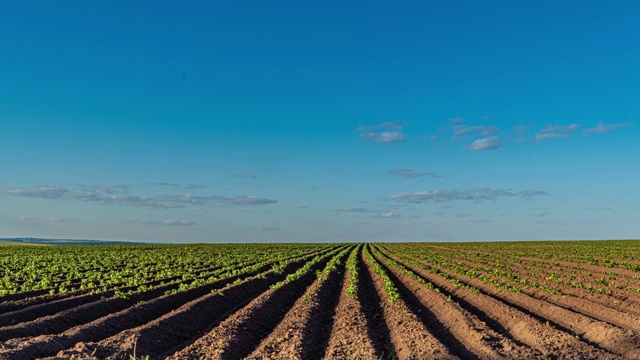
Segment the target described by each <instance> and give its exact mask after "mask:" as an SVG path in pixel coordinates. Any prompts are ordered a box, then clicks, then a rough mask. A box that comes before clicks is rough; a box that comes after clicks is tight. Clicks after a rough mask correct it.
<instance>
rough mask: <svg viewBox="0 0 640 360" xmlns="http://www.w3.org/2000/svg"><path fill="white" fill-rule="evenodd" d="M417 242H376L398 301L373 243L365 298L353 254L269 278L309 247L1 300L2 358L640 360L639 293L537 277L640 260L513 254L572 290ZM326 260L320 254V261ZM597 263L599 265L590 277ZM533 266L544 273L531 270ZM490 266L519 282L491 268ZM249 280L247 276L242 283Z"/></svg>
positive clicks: (513, 267)
mask: <svg viewBox="0 0 640 360" xmlns="http://www.w3.org/2000/svg"><path fill="white" fill-rule="evenodd" d="M405 246H406V247H405ZM410 248H411V245H397V246H396V245H384V246H378V247H377V249H379V250H380V251H381V254H378V253H377V252H374V257H375V259H376V261H378V262H379V263H380V264H381V266H382V268H383V269H385V270H386V271H387V273H388V275H389V278H390V279H391V281H392V282H393V284H394V285H395V286H396V287H397V289H398V292H399V294H400V297H401V299H400V300H399V301H397V302H396V303H390V302H389V301H388V298H387V295H386V293H385V292H384V289H383V283H382V280H381V278H380V276H379V275H378V274H375V273H374V272H373V269H372V264H370V263H369V260H368V259H365V258H364V257H363V254H362V249H363V248H362V247H358V248H357V249H358V251H357V252H356V253H355V254H353V253H352V254H351V256H356V258H357V259H358V267H359V271H358V273H359V279H358V284H357V285H358V286H357V294H356V296H355V298H351V297H349V296H348V295H347V293H346V290H347V286H348V280H349V278H350V277H349V276H350V274H349V272H348V271H346V270H345V267H344V264H341V265H340V266H339V269H338V271H336V272H333V273H332V274H331V276H329V277H328V278H327V279H326V280H325V281H324V282H318V281H317V280H316V275H315V273H314V272H310V273H309V274H307V275H306V276H304V277H302V278H300V279H298V280H296V281H293V282H292V283H289V284H288V285H286V286H284V287H282V288H280V289H269V286H270V285H271V284H274V283H275V282H277V281H279V280H281V279H284V278H285V277H286V276H287V274H291V273H293V272H294V271H295V270H296V269H297V268H299V267H301V266H302V265H303V264H304V262H305V261H308V260H309V257H307V258H306V259H302V260H299V261H297V262H295V263H293V264H290V265H289V266H288V267H287V268H286V269H285V271H284V273H282V274H280V275H276V274H273V273H272V272H271V271H270V270H269V268H270V266H266V267H265V268H263V269H262V270H263V271H264V272H263V273H262V274H261V275H259V276H253V277H251V278H249V279H245V277H247V275H242V276H241V277H232V278H227V279H223V280H219V281H217V282H215V283H211V284H207V285H203V286H201V287H199V288H196V289H189V290H187V291H185V292H180V293H177V294H173V295H164V294H163V291H164V289H162V290H161V289H157V293H153V292H148V293H146V294H147V295H145V296H147V297H146V298H142V297H140V298H132V299H130V300H122V299H113V300H110V301H108V302H104V301H102V300H98V301H96V300H97V299H98V298H97V297H96V296H89V295H79V294H77V293H76V294H64V295H54V296H50V295H42V296H38V297H33V298H22V299H18V300H16V301H13V302H7V303H3V304H0V340H3V341H4V342H1V341H0V360H2V359H32V358H42V357H47V356H49V357H50V358H49V359H121V358H123V356H124V358H128V357H129V355H132V353H133V349H134V347H135V349H136V354H137V356H142V355H151V358H152V359H163V358H170V359H199V358H211V359H236V358H250V359H263V358H270V359H277V358H287V359H318V358H323V357H324V358H326V359H422V358H429V359H431V358H436V359H438V358H448V359H453V358H460V359H467V358H469V359H514V358H518V359H522V358H526V359H578V358H579V359H621V358H625V359H627V358H628V359H640V334H639V333H640V307H639V305H640V295H638V294H637V293H634V292H631V291H627V290H624V289H620V288H614V287H607V288H606V290H607V293H606V294H593V293H591V292H589V291H588V290H586V289H580V288H573V287H570V286H569V285H567V284H563V283H557V282H555V281H551V280H546V279H540V278H538V276H540V275H539V274H550V273H551V271H555V272H556V274H557V275H558V276H561V278H562V279H563V280H565V279H568V276H574V278H572V280H575V281H581V282H583V283H584V284H587V283H588V282H589V281H591V282H592V284H593V281H594V280H595V279H596V278H599V277H600V276H601V275H602V274H601V272H602V271H606V273H605V274H604V276H606V275H607V274H609V273H610V272H613V273H615V274H617V276H618V280H617V281H616V284H617V283H620V284H623V283H624V281H622V280H625V281H626V280H629V283H630V285H634V286H635V285H636V284H635V282H633V283H632V282H631V280H632V279H631V278H629V276H631V274H632V273H631V272H630V271H627V270H625V269H613V271H612V269H610V268H605V267H601V266H594V265H590V264H583V263H575V262H567V263H566V264H564V262H556V261H553V260H549V261H545V260H543V259H527V258H522V259H521V260H522V261H520V260H518V262H517V263H513V264H509V267H508V268H509V269H510V270H508V271H511V272H512V273H513V274H515V275H517V276H518V277H520V278H524V279H528V280H535V281H538V282H539V283H540V284H541V285H546V286H552V287H553V288H555V289H558V290H560V291H562V292H563V294H564V295H553V294H550V293H548V292H546V291H543V290H540V289H537V288H534V287H526V286H519V287H520V288H521V289H522V292H521V293H515V292H509V291H505V290H500V289H498V288H496V287H495V286H493V285H492V284H485V283H483V282H482V281H481V280H479V279H477V278H472V277H469V276H467V275H464V274H459V273H455V272H453V271H451V270H447V269H445V268H443V267H439V266H437V265H435V264H433V263H428V262H425V261H424V260H420V263H421V264H423V265H424V266H425V267H427V269H425V268H422V267H419V266H416V265H413V264H412V263H410V262H409V261H408V258H407V255H406V254H408V253H409V252H404V253H403V251H404V250H405V249H407V250H408V249H410ZM397 251H399V252H397ZM427 251H429V252H430V253H433V254H439V255H440V256H445V257H446V261H447V262H458V261H459V262H461V263H462V264H465V266H479V267H483V268H484V267H489V266H491V265H487V264H481V263H476V262H474V261H475V260H477V261H480V262H482V261H483V260H482V257H478V258H475V257H467V258H465V255H464V252H462V251H461V252H460V254H456V253H454V251H453V250H451V249H448V248H447V249H446V251H445V250H443V249H441V248H439V247H438V246H435V247H434V246H431V247H430V248H429V250H427ZM327 252H328V250H327V251H321V252H320V253H325V254H326V253H327ZM447 252H448V253H447ZM308 255H315V254H308ZM417 256H421V255H420V254H418V255H417ZM500 256H501V257H502V255H500ZM414 259H415V260H419V259H417V258H414ZM392 260H394V261H397V262H399V263H401V264H402V265H403V266H405V267H406V268H407V269H409V270H411V271H412V272H413V274H407V273H405V272H403V271H402V270H401V269H398V268H397V267H395V266H394V265H393V264H392V262H391V261H392ZM495 260H496V259H493V260H492V261H495ZM326 261H328V258H327V259H325V262H326ZM551 262H552V263H551ZM555 263H559V264H560V266H558V265H555ZM489 264H493V263H492V262H490V263H489ZM547 264H548V265H550V266H553V268H547ZM323 266H324V263H323V262H321V263H319V264H317V265H316V267H315V269H317V270H320V269H321V268H322V267H323ZM563 266H570V267H565V268H563ZM576 266H577V267H578V268H576ZM590 267H593V268H590ZM206 268H207V269H210V266H207V267H206ZM429 268H430V269H437V270H438V271H440V272H441V273H443V274H446V276H441V275H438V274H437V273H434V272H430V271H429V270H428V269H429ZM580 268H583V269H587V270H581V269H580ZM595 269H598V271H599V272H598V273H595V272H594V273H593V277H587V273H588V272H589V271H594V270H595ZM618 270H620V271H618ZM531 271H535V274H533V275H529V274H527V273H529V272H531ZM562 274H566V277H562ZM633 274H635V273H633ZM483 275H485V276H487V277H490V278H493V279H496V280H498V281H500V282H508V280H506V279H502V278H499V277H498V276H497V275H493V274H491V273H490V272H489V271H486V272H484V273H483ZM544 276H547V275H543V277H544ZM596 276H597V277H596ZM613 277H614V276H613V275H611V278H613ZM237 279H241V280H243V281H241V282H240V283H236V284H232V282H233V281H235V280H237ZM452 279H456V280H457V281H459V283H458V284H455V283H454V282H452ZM607 279H609V278H608V277H607ZM634 280H636V282H637V279H634ZM425 282H431V283H433V284H434V285H435V287H436V288H437V289H438V291H436V289H435V288H430V287H428V286H426V285H425V284H424V283H425ZM460 284H462V286H460ZM465 286H467V287H465ZM469 286H474V287H476V288H477V289H479V291H477V292H476V291H472V289H471V288H470V287H469ZM600 287H601V286H600ZM212 290H213V291H214V293H212ZM152 291H153V290H152ZM219 291H222V294H223V295H221V294H220V293H218V292H219ZM141 295H142V294H141ZM136 296H137V295H136ZM3 300H4V298H3ZM138 300H146V301H144V302H142V303H137V301H138ZM56 354H57V355H56Z"/></svg>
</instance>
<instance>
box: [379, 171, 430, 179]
mask: <svg viewBox="0 0 640 360" xmlns="http://www.w3.org/2000/svg"><path fill="white" fill-rule="evenodd" d="M387 172H388V173H389V174H390V175H395V176H402V177H405V178H409V179H412V178H418V177H422V176H429V177H433V178H439V177H442V176H440V175H438V174H436V173H432V172H417V171H413V170H411V169H393V170H387Z"/></svg>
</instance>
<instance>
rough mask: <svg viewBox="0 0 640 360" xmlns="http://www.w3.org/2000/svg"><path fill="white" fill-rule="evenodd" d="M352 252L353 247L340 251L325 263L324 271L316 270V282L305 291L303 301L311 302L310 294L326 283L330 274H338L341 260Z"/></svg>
mask: <svg viewBox="0 0 640 360" xmlns="http://www.w3.org/2000/svg"><path fill="white" fill-rule="evenodd" d="M354 251H355V247H354V246H353V245H352V246H349V247H347V248H345V249H344V250H342V251H340V252H339V253H338V254H337V255H335V256H334V257H332V258H331V260H329V262H328V263H327V265H325V267H324V269H322V271H320V270H316V279H317V281H316V282H315V283H314V285H313V287H310V288H309V289H308V290H307V291H306V293H305V295H304V297H303V299H304V300H305V301H309V300H312V298H311V295H310V294H311V293H312V292H314V291H315V290H316V289H317V288H318V287H320V286H321V285H322V283H324V282H325V281H327V279H328V278H329V275H331V274H332V273H336V272H338V271H339V269H340V265H342V261H341V259H343V258H344V257H345V256H346V255H347V253H349V252H351V254H353V252H354Z"/></svg>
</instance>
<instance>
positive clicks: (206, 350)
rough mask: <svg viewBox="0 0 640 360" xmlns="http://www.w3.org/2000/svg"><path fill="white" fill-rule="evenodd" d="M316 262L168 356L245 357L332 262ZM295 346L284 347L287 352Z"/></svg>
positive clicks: (204, 357) (187, 357)
mask: <svg viewBox="0 0 640 360" xmlns="http://www.w3.org/2000/svg"><path fill="white" fill-rule="evenodd" d="M329 259H330V257H326V258H325V259H324V261H321V262H319V263H316V264H315V265H314V266H313V267H312V270H313V271H310V272H308V273H307V274H305V275H303V276H302V277H300V278H299V279H297V280H295V281H292V282H290V283H288V284H286V285H284V286H283V287H281V288H278V289H269V290H267V291H265V292H264V293H262V294H261V295H260V296H258V297H257V298H255V299H253V300H252V301H251V302H249V303H248V304H247V305H246V306H244V307H243V308H241V309H240V310H238V311H237V312H235V313H233V314H232V315H231V316H229V317H228V318H226V319H224V320H222V321H221V322H216V325H217V326H215V327H213V328H212V329H211V330H210V331H208V332H207V333H206V334H205V335H204V336H202V337H200V338H198V339H197V340H195V341H193V342H192V343H190V344H189V345H188V346H186V347H184V348H182V349H181V350H179V351H177V352H174V353H173V355H171V356H169V357H168V359H242V358H245V357H246V356H248V355H249V354H251V352H252V351H253V350H255V349H256V347H257V346H258V345H259V344H260V342H261V341H262V340H263V339H264V338H266V337H267V336H268V335H269V334H270V333H271V332H272V331H274V329H275V328H276V326H277V325H278V324H279V323H280V322H281V321H282V319H283V318H284V317H285V315H286V314H287V312H288V311H289V309H291V308H292V307H293V305H294V303H295V301H296V300H297V299H298V298H300V297H301V296H302V295H303V294H304V293H305V291H306V289H307V287H308V286H309V285H311V283H313V281H314V279H315V270H322V268H323V267H324V265H325V264H326V263H327V262H328V261H329ZM290 350H293V351H295V349H286V350H285V349H283V352H285V354H286V353H287V351H290Z"/></svg>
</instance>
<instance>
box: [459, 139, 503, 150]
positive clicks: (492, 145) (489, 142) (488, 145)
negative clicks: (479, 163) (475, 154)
mask: <svg viewBox="0 0 640 360" xmlns="http://www.w3.org/2000/svg"><path fill="white" fill-rule="evenodd" d="M501 145H502V144H501V143H500V139H498V137H497V136H490V137H486V138H483V139H478V140H476V141H474V142H472V143H471V144H470V145H469V146H468V147H467V148H468V149H469V150H495V149H497V148H499V147H500V146H501Z"/></svg>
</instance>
